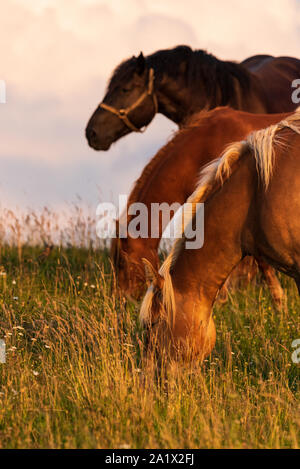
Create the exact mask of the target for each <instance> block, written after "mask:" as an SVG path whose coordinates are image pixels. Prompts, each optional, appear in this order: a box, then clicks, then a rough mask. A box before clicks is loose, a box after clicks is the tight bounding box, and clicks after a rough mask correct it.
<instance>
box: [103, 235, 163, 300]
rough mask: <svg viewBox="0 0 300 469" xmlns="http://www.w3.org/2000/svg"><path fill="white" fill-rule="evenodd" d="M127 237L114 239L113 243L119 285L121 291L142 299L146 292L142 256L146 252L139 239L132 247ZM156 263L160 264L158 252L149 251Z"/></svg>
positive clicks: (112, 248) (113, 259) (148, 254)
mask: <svg viewBox="0 0 300 469" xmlns="http://www.w3.org/2000/svg"><path fill="white" fill-rule="evenodd" d="M127 241H128V240H127V239H118V238H116V239H113V240H112V244H111V253H110V254H111V259H112V262H113V265H114V268H115V272H116V278H117V285H118V288H119V289H120V290H121V292H122V293H123V294H124V295H125V296H126V297H127V298H129V299H133V300H140V299H141V298H142V296H143V295H144V294H145V291H146V289H147V287H146V277H145V270H144V265H143V262H142V260H141V259H142V257H143V256H145V255H146V254H145V252H144V250H143V249H142V248H143V246H140V243H139V241H140V240H139V239H137V240H134V245H133V246H132V247H131V246H130V245H129V243H128V242H127ZM147 256H148V257H150V259H151V261H152V262H153V264H154V265H158V255H157V253H156V252H147Z"/></svg>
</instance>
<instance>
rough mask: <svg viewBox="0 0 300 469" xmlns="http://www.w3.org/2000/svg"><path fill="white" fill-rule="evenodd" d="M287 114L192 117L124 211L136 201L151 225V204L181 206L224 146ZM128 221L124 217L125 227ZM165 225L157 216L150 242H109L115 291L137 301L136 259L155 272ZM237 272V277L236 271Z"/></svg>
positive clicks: (140, 286) (141, 283)
mask: <svg viewBox="0 0 300 469" xmlns="http://www.w3.org/2000/svg"><path fill="white" fill-rule="evenodd" d="M287 116H288V114H250V113H246V112H243V111H236V110H233V109H231V108H216V109H214V110H212V111H209V112H207V113H204V112H203V113H199V114H198V115H195V116H194V120H193V124H190V125H189V126H188V127H186V128H184V129H181V130H179V131H178V132H177V134H176V135H175V137H174V138H173V139H172V140H171V141H170V142H169V143H168V144H167V145H165V146H164V147H163V148H162V149H161V150H159V151H158V153H157V154H156V156H154V158H153V159H152V160H151V161H150V163H149V164H148V165H147V166H146V168H145V169H144V170H143V172H142V175H141V177H140V178H139V179H138V181H137V182H136V184H135V186H134V188H133V190H132V192H131V194H130V196H129V200H128V207H127V213H128V211H129V209H130V207H131V206H132V204H134V203H136V202H141V203H143V204H144V205H145V206H146V207H147V209H148V220H147V222H148V226H149V227H150V226H151V225H152V226H153V223H154V220H153V218H154V217H152V211H151V207H152V204H165V203H167V204H169V205H170V206H171V205H172V204H174V203H179V204H181V205H182V204H183V203H184V202H185V201H186V199H187V198H188V197H189V196H190V195H191V194H192V193H193V191H194V189H195V187H196V184H197V182H198V177H199V172H200V169H201V168H202V167H203V166H204V165H206V164H207V163H209V162H210V161H212V160H213V159H215V158H216V156H217V155H220V154H221V153H222V151H223V150H224V148H225V146H226V145H228V144H229V143H231V142H234V141H236V140H241V139H242V138H245V137H246V136H247V135H248V134H249V133H250V132H252V131H253V130H258V129H261V128H264V127H267V126H269V125H271V124H275V123H278V122H279V121H280V120H282V119H283V118H284V117H287ZM183 162H184V163H183ZM160 206H161V207H162V206H163V205H160ZM132 218H133V216H130V215H129V214H128V216H127V226H128V225H129V224H130V221H131V219H132ZM167 222H168V219H165V221H164V220H163V217H160V218H159V220H158V223H159V226H158V230H157V232H158V236H157V237H156V238H154V237H151V236H149V237H148V238H138V239H136V238H133V237H131V236H130V233H129V234H128V237H127V238H124V239H114V240H112V245H111V257H112V259H113V264H114V266H115V270H116V275H117V278H118V287H119V288H120V289H121V290H122V291H123V293H125V294H126V295H127V297H131V298H134V299H139V298H140V297H141V296H142V295H143V294H144V292H145V290H146V282H145V270H144V265H143V262H142V258H146V259H148V260H149V261H150V262H151V263H152V264H153V265H154V266H155V267H156V268H158V265H159V258H158V252H157V251H158V248H159V243H160V239H161V237H162V233H163V231H164V229H165V228H166V224H165V223H167ZM257 260H258V264H259V267H260V269H261V271H262V273H263V275H264V277H265V279H266V281H267V283H268V285H269V288H270V290H271V294H272V297H273V300H274V302H275V303H276V304H277V305H279V306H280V304H281V302H282V299H283V292H282V289H281V286H280V284H279V281H278V279H277V277H276V274H275V272H274V270H273V268H272V267H270V266H268V265H267V264H266V263H265V262H264V261H263V260H262V259H259V258H258V259H257ZM247 261H248V260H245V261H243V262H244V263H247ZM254 267H255V265H254ZM238 270H239V273H240V267H239V269H238ZM247 272H248V273H249V272H250V273H249V275H252V276H253V274H254V275H255V269H254V272H253V273H251V272H252V271H251V269H250V271H249V268H248V269H247ZM237 273H238V272H237ZM223 293H224V291H223Z"/></svg>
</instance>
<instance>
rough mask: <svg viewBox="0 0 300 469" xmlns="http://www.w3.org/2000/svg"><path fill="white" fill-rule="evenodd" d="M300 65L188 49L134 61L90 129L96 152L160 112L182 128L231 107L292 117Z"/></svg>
mask: <svg viewBox="0 0 300 469" xmlns="http://www.w3.org/2000/svg"><path fill="white" fill-rule="evenodd" d="M299 76H300V60H298V59H295V58H291V57H276V58H275V57H271V56H269V55H268V56H266V55H258V56H255V57H250V58H249V59H247V60H245V61H244V62H242V63H241V64H238V63H234V62H226V61H222V60H219V59H217V58H216V57H214V56H213V55H210V54H208V53H206V52H205V51H203V50H195V51H193V50H192V49H191V48H190V47H187V46H178V47H175V48H174V49H170V50H160V51H157V52H155V53H154V54H152V55H149V56H147V57H144V56H143V54H142V53H141V54H140V55H139V57H137V58H136V57H132V58H131V59H129V60H126V61H124V62H122V63H121V64H120V65H119V66H118V67H117V68H116V69H115V71H114V73H113V75H112V78H111V80H110V83H109V85H108V89H107V92H106V94H105V96H104V98H103V101H102V103H100V104H99V106H98V107H97V109H96V110H95V112H94V113H93V115H92V117H91V118H90V120H89V122H88V125H87V128H86V137H87V139H88V142H89V145H90V146H91V147H92V148H94V149H95V150H108V149H109V147H110V146H111V144H112V143H113V142H115V141H116V140H118V139H120V138H121V137H123V136H124V135H127V134H129V133H130V132H133V131H134V132H141V131H142V129H143V128H145V127H146V126H147V125H148V124H150V122H151V121H152V119H153V118H154V116H155V114H156V113H157V112H159V113H161V114H164V115H165V116H166V117H168V118H169V119H171V120H172V121H173V122H175V123H176V124H178V125H179V127H182V126H183V125H184V124H185V123H186V122H187V120H188V119H189V118H190V116H192V115H193V114H195V113H196V112H199V111H201V110H203V109H205V110H209V109H213V108H215V107H217V106H230V107H232V108H234V109H241V110H244V111H248V112H254V113H276V112H289V111H293V110H294V109H295V108H296V104H294V103H293V101H292V99H291V95H292V91H293V90H292V88H291V86H292V82H293V80H295V79H297V78H299Z"/></svg>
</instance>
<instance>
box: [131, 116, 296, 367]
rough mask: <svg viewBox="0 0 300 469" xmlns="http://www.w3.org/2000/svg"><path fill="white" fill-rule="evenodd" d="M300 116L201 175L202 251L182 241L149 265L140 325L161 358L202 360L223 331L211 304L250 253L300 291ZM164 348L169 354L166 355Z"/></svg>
mask: <svg viewBox="0 0 300 469" xmlns="http://www.w3.org/2000/svg"><path fill="white" fill-rule="evenodd" d="M299 187H300V110H299V111H298V112H296V113H295V114H293V115H292V116H290V117H289V118H287V119H285V120H284V121H282V122H281V123H279V124H277V125H274V126H271V127H268V128H267V129H265V130H260V131H257V132H255V133H253V134H251V135H250V136H249V137H248V138H247V140H246V141H242V142H238V143H235V144H232V145H231V146H230V147H229V148H228V149H227V150H226V151H225V153H224V155H223V156H222V157H221V158H220V159H218V160H216V161H214V162H212V163H211V164H210V165H209V166H208V167H207V168H205V170H204V171H203V173H202V180H201V182H200V184H199V186H198V188H197V189H196V191H195V192H194V194H193V195H192V196H191V197H190V202H191V203H193V204H194V213H193V214H192V215H191V219H190V222H191V223H192V221H193V218H194V217H195V213H196V212H195V210H196V205H195V204H196V203H198V202H205V241H204V246H203V247H202V249H198V250H193V249H186V246H185V243H186V239H185V237H184V235H183V237H182V238H181V239H180V240H178V241H177V242H176V243H175V245H174V247H173V250H172V252H171V254H170V255H169V256H168V258H167V259H166V261H165V262H164V264H163V266H162V267H161V269H160V271H159V272H157V270H156V269H155V268H154V267H153V266H152V265H151V264H150V263H149V262H148V261H146V272H147V276H148V278H149V279H151V282H152V284H151V286H150V287H149V289H148V292H147V293H146V296H145V298H144V300H143V303H142V307H141V312H140V319H141V321H142V323H143V324H144V325H145V326H147V328H148V330H149V335H150V338H151V341H150V343H152V344H154V345H155V347H156V349H157V348H158V350H159V351H160V352H162V351H163V350H166V351H167V352H168V353H169V354H170V355H171V356H172V357H174V358H179V357H184V358H196V357H197V358H198V359H199V360H203V358H204V357H205V356H207V355H208V354H209V353H210V352H211V351H212V349H213V347H214V343H215V338H216V331H215V326H214V322H213V318H212V306H213V304H214V301H215V298H216V295H217V293H218V291H219V289H220V288H221V286H222V285H223V283H224V282H225V281H226V278H227V277H228V275H229V274H230V272H231V271H232V270H233V268H234V267H235V266H236V265H237V263H238V262H239V261H240V260H241V259H242V258H243V257H244V256H245V255H253V256H260V257H262V258H263V259H265V260H266V261H267V262H268V263H270V264H271V265H273V266H274V267H275V268H277V269H279V270H280V271H282V272H284V273H285V274H287V275H289V276H291V277H292V278H294V279H295V281H296V283H297V286H298V289H299V292H300V254H299V253H300V221H299V218H298V214H299V213H300V196H299ZM162 349H163V350H162Z"/></svg>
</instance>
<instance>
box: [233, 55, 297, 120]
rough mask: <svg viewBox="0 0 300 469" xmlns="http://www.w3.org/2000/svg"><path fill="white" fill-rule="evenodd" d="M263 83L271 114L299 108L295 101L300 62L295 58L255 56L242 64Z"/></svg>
mask: <svg viewBox="0 0 300 469" xmlns="http://www.w3.org/2000/svg"><path fill="white" fill-rule="evenodd" d="M241 65H243V66H244V67H245V68H247V70H248V71H249V72H251V73H253V74H254V75H255V76H256V77H257V78H258V79H259V80H260V83H261V86H262V88H263V89H264V91H265V96H266V97H267V98H268V106H269V112H271V113H272V112H278V109H280V112H289V111H293V110H294V109H296V108H297V106H299V103H297V102H295V100H293V92H294V91H295V88H294V87H293V82H294V80H297V79H299V78H300V60H299V59H296V58H294V57H272V56H271V55H255V56H253V57H249V58H248V59H246V60H244V62H242V63H241Z"/></svg>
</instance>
